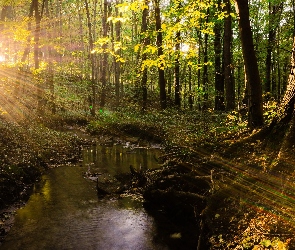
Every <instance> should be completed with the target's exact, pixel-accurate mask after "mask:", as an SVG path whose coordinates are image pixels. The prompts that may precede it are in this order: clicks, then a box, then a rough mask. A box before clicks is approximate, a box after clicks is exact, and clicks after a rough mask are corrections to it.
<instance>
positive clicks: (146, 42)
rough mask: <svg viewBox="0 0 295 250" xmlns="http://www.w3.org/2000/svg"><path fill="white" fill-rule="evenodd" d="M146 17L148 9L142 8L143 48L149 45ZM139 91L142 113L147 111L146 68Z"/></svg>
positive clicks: (143, 59)
mask: <svg viewBox="0 0 295 250" xmlns="http://www.w3.org/2000/svg"><path fill="white" fill-rule="evenodd" d="M148 2H149V1H148V0H146V1H145V4H146V5H147V6H148ZM148 15H149V9H148V8H144V9H143V11H142V22H141V36H142V37H141V44H142V45H143V47H144V48H145V47H146V46H148V45H149V44H150V39H149V37H148V35H147V34H146V32H147V29H148ZM146 59H147V54H146V53H143V54H142V62H144V61H145V60H146ZM141 75H142V77H141V84H140V85H141V91H142V105H141V108H142V110H143V111H145V110H146V109H147V95H148V94H147V89H148V88H147V80H148V70H147V67H144V69H143V71H142V73H141Z"/></svg>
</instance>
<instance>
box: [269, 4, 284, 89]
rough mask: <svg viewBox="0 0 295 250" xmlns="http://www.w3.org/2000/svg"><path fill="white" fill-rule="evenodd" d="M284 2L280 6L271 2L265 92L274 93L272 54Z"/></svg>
mask: <svg viewBox="0 0 295 250" xmlns="http://www.w3.org/2000/svg"><path fill="white" fill-rule="evenodd" d="M283 4H284V3H283V2H282V3H280V4H278V5H277V4H275V5H274V4H272V3H271V2H269V6H268V8H269V9H268V11H269V23H268V39H267V52H266V62H265V65H266V73H265V92H266V93H271V92H274V91H273V90H272V88H271V83H272V79H271V73H272V53H273V48H274V45H275V41H276V32H277V29H278V27H279V23H280V17H279V16H280V14H281V11H282V9H283Z"/></svg>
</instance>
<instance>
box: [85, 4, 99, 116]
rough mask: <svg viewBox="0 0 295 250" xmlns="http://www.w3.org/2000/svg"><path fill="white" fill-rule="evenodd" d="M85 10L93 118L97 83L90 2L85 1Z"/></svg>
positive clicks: (90, 99)
mask: <svg viewBox="0 0 295 250" xmlns="http://www.w3.org/2000/svg"><path fill="white" fill-rule="evenodd" d="M84 3H85V9H86V15H87V26H88V39H89V58H90V63H91V90H92V95H91V96H90V97H89V104H90V112H91V114H92V115H93V116H95V113H96V82H95V58H94V54H93V53H92V51H93V48H94V46H93V34H92V28H91V20H90V11H89V5H88V1H87V0H85V2H84Z"/></svg>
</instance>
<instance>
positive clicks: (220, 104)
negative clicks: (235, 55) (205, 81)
mask: <svg viewBox="0 0 295 250" xmlns="http://www.w3.org/2000/svg"><path fill="white" fill-rule="evenodd" d="M217 4H218V10H220V9H221V0H218V3H217ZM214 33H215V37H214V52H215V110H221V111H223V110H225V106H224V81H223V73H222V66H221V55H222V50H221V22H220V21H219V20H216V21H215V25H214Z"/></svg>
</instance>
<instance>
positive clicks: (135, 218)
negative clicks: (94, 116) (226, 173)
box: [0, 145, 181, 250]
mask: <svg viewBox="0 0 295 250" xmlns="http://www.w3.org/2000/svg"><path fill="white" fill-rule="evenodd" d="M82 154H83V160H82V161H80V162H79V163H78V164H75V165H68V166H61V167H57V168H54V169H50V170H49V171H47V172H46V174H44V175H43V176H42V178H41V180H40V181H39V182H38V183H36V184H35V186H34V189H33V192H32V194H31V196H30V198H29V200H28V202H27V204H26V205H25V206H24V207H22V208H21V209H19V210H17V212H16V216H15V221H14V225H13V227H12V228H11V230H10V231H9V233H8V235H7V237H6V238H5V241H4V242H3V244H2V245H1V246H0V250H13V249H17V250H35V249H36V250H37V249H42V250H47V249H48V250H49V249H51V250H61V249H77V250H78V249H79V250H84V249H86V250H88V249H89V250H91V249H101V250H104V249H106V250H112V249H114V250H115V249H120V250H125V249H126V250H141V249H142V250H152V249H163V250H164V249H172V248H171V247H168V245H171V244H170V243H171V242H170V243H168V244H167V242H166V241H165V240H163V236H161V235H163V232H164V231H165V230H166V229H165V227H161V225H160V226H159V225H158V224H157V223H158V222H156V221H155V219H154V218H153V217H152V216H150V215H149V214H148V213H147V212H146V211H145V210H144V208H143V206H142V203H141V202H140V201H136V200H133V199H131V198H128V197H126V198H121V199H109V198H99V197H98V196H97V191H96V185H95V182H94V181H91V180H89V179H88V178H85V174H84V176H83V173H87V172H89V171H91V172H97V173H100V174H110V175H114V174H117V173H124V172H128V171H129V166H130V165H133V166H134V167H135V168H142V169H147V168H155V167H158V164H157V162H156V157H157V156H159V155H160V154H161V151H160V149H155V148H154V149H152V148H150V149H147V148H132V147H130V146H129V145H109V146H106V145H104V146H103V145H97V146H92V147H89V148H86V149H83V151H82ZM168 227H169V225H168ZM169 230H170V231H169ZM169 230H168V231H167V232H166V234H165V235H166V236H167V235H170V234H173V233H175V234H174V235H176V236H177V231H173V228H171V227H170V228H169ZM171 230H172V231H171ZM166 238H167V237H166ZM168 238H169V237H168ZM170 238H171V241H172V245H173V241H175V240H177V237H170ZM179 249H181V248H179Z"/></svg>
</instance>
